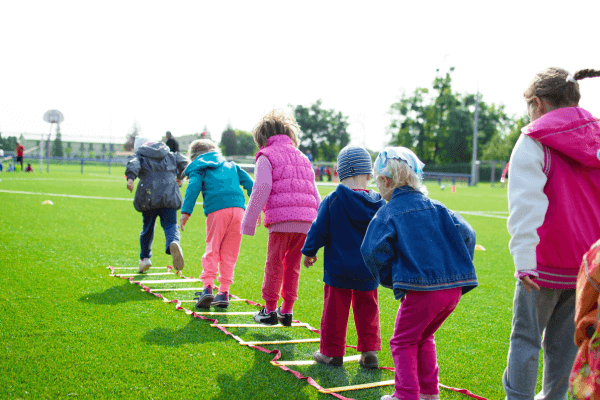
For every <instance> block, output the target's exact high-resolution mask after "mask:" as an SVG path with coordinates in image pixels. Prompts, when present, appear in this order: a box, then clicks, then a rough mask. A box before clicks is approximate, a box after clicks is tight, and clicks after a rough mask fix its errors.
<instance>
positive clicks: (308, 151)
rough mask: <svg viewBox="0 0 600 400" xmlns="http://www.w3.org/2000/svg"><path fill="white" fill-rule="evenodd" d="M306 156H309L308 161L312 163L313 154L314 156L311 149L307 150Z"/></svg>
mask: <svg viewBox="0 0 600 400" xmlns="http://www.w3.org/2000/svg"><path fill="white" fill-rule="evenodd" d="M306 158H308V161H310V162H311V163H312V161H313V156H312V154H310V150H306Z"/></svg>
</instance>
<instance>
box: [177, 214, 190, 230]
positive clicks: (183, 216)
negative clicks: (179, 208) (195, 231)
mask: <svg viewBox="0 0 600 400" xmlns="http://www.w3.org/2000/svg"><path fill="white" fill-rule="evenodd" d="M188 219H190V215H189V214H181V218H180V219H179V228H180V229H181V232H183V227H184V226H185V224H187V221H188Z"/></svg>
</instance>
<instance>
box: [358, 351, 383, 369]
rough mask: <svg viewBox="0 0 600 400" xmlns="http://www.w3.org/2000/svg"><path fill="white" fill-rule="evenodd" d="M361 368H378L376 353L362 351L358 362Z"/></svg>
mask: <svg viewBox="0 0 600 400" xmlns="http://www.w3.org/2000/svg"><path fill="white" fill-rule="evenodd" d="M358 363H359V364H360V366H361V367H363V368H367V369H377V368H379V359H378V358H377V352H376V351H363V352H362V353H360V360H359V361H358Z"/></svg>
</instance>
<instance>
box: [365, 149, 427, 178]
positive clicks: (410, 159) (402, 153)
mask: <svg viewBox="0 0 600 400" xmlns="http://www.w3.org/2000/svg"><path fill="white" fill-rule="evenodd" d="M393 159H396V160H402V161H405V162H406V163H407V164H408V166H409V167H410V168H411V169H412V170H413V171H414V172H415V173H416V174H417V176H418V177H419V179H421V180H423V167H424V166H425V164H424V163H423V162H422V161H421V160H419V157H417V155H416V154H415V153H413V152H412V150H410V149H407V148H406V147H386V148H385V149H383V150H382V151H381V152H379V155H378V156H377V159H376V160H375V164H374V166H373V167H374V168H375V171H377V173H379V174H381V175H385V176H387V177H388V178H393V176H392V173H391V171H390V168H389V165H388V160H393Z"/></svg>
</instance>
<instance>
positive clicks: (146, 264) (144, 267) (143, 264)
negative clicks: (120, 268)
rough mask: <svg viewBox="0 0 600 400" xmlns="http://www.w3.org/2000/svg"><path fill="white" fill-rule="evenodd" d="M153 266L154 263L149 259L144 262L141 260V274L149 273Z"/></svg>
mask: <svg viewBox="0 0 600 400" xmlns="http://www.w3.org/2000/svg"><path fill="white" fill-rule="evenodd" d="M151 266H152V261H150V259H149V258H144V259H143V260H140V269H139V270H138V273H139V274H143V273H144V272H146V271H148V269H149V268H150V267H151Z"/></svg>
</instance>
